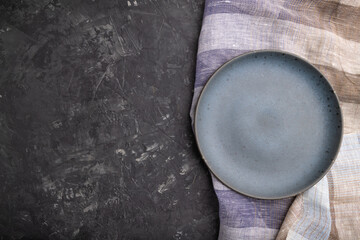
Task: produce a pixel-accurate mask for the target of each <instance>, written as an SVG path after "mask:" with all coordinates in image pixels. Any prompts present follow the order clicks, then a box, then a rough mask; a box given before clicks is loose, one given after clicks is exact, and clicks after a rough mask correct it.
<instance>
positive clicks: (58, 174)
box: [0, 0, 218, 239]
mask: <svg viewBox="0 0 360 240" xmlns="http://www.w3.org/2000/svg"><path fill="white" fill-rule="evenodd" d="M0 3H1V4H0V24H1V25H0V109H1V111H0V183H1V184H0V239H216V237H217V228H218V215H217V212H218V209H217V208H218V206H217V205H218V203H217V199H216V197H215V195H214V192H213V190H212V187H211V182H210V176H209V174H208V171H207V169H206V167H205V165H204V164H203V163H202V161H201V159H200V157H199V154H198V151H197V149H196V145H195V142H194V137H193V134H192V131H191V126H190V119H189V114H188V112H189V108H190V103H191V98H192V88H193V82H194V72H195V56H196V49H197V39H198V35H199V31H200V26H201V18H202V11H203V1H200V0H199V1H193V0H171V1H166V0H164V1H156V0H144V1H142V0H130V1H126V0H101V1H100V0H86V1H85V0H84V1H73V0H59V1H50V0H31V1H29V0H23V1H18V0H17V1H12V0H8V1H0Z"/></svg>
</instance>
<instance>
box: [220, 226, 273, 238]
mask: <svg viewBox="0 0 360 240" xmlns="http://www.w3.org/2000/svg"><path fill="white" fill-rule="evenodd" d="M277 232H278V229H271V228H260V227H249V228H232V227H228V226H225V225H220V231H219V238H218V240H239V239H252V240H263V239H274V238H275V237H276V234H277Z"/></svg>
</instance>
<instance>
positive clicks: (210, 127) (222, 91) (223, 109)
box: [195, 51, 342, 199]
mask: <svg viewBox="0 0 360 240" xmlns="http://www.w3.org/2000/svg"><path fill="white" fill-rule="evenodd" d="M195 134H196V140H197V143H198V147H199V149H200V152H201V154H202V156H203V158H204V160H205V162H206V164H207V165H208V167H209V168H210V170H211V171H212V172H213V174H214V175H215V176H216V177H217V178H218V179H219V180H220V181H222V182H223V183H224V184H225V185H227V186H228V187H230V188H232V189H233V190H235V191H237V192H239V193H243V194H245V195H248V196H252V197H256V198H262V199H277V198H284V197H289V196H293V195H296V194H298V193H301V192H303V191H305V190H306V189H308V188H310V187H311V186H313V185H314V184H315V183H316V182H318V181H319V180H320V179H321V178H322V177H324V175H325V174H326V172H327V171H328V170H329V169H330V167H331V165H332V163H333V162H334V159H335V158H336V155H337V153H338V150H339V147H340V144H341V140H342V115H341V110H340V106H339V101H338V99H337V97H336V95H335V93H334V91H333V89H332V87H331V86H330V84H329V82H328V81H327V80H326V79H325V77H324V76H323V75H322V74H321V73H320V72H319V71H318V70H317V69H316V68H315V67H313V66H312V65H311V64H309V63H308V62H307V61H305V60H303V59H301V58H300V57H298V56H295V55H292V54H289V53H284V52H277V51H257V52H252V53H248V54H245V55H241V56H239V57H237V58H234V59H233V60H231V61H229V62H227V63H226V64H224V65H223V66H222V67H221V68H220V69H219V70H218V71H217V72H215V73H214V75H213V76H212V77H211V78H210V80H209V81H208V83H207V84H206V86H205V87H204V90H203V91H202V93H201V95H200V98H199V102H198V105H197V109H196V113H195Z"/></svg>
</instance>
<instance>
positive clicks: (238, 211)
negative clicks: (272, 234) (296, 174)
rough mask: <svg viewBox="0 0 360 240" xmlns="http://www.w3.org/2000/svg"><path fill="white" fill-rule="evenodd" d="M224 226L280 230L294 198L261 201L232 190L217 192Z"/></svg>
mask: <svg viewBox="0 0 360 240" xmlns="http://www.w3.org/2000/svg"><path fill="white" fill-rule="evenodd" d="M215 192H216V195H217V197H218V200H219V212H220V221H221V224H222V225H226V226H229V227H234V228H248V227H264V228H271V229H280V227H281V224H282V222H283V221H284V218H285V216H286V213H287V211H288V210H289V207H290V206H291V204H292V202H293V200H294V198H285V199H280V200H261V199H255V198H250V197H246V196H244V195H242V194H238V193H236V192H234V191H231V190H216V191H215Z"/></svg>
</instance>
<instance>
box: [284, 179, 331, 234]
mask: <svg viewBox="0 0 360 240" xmlns="http://www.w3.org/2000/svg"><path fill="white" fill-rule="evenodd" d="M303 201H304V202H303V206H304V212H303V216H302V217H301V218H300V219H299V220H298V221H297V222H296V223H295V224H294V225H293V226H292V227H291V229H290V230H289V233H288V235H287V238H286V239H288V240H296V239H299V236H300V237H302V239H309V240H312V239H327V238H328V237H329V235H330V230H331V214H330V201H329V188H328V180H327V178H326V177H324V178H323V179H322V180H321V181H320V182H318V183H317V184H316V185H315V186H314V187H312V188H311V189H309V190H308V191H306V192H305V193H304V194H303Z"/></svg>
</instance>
